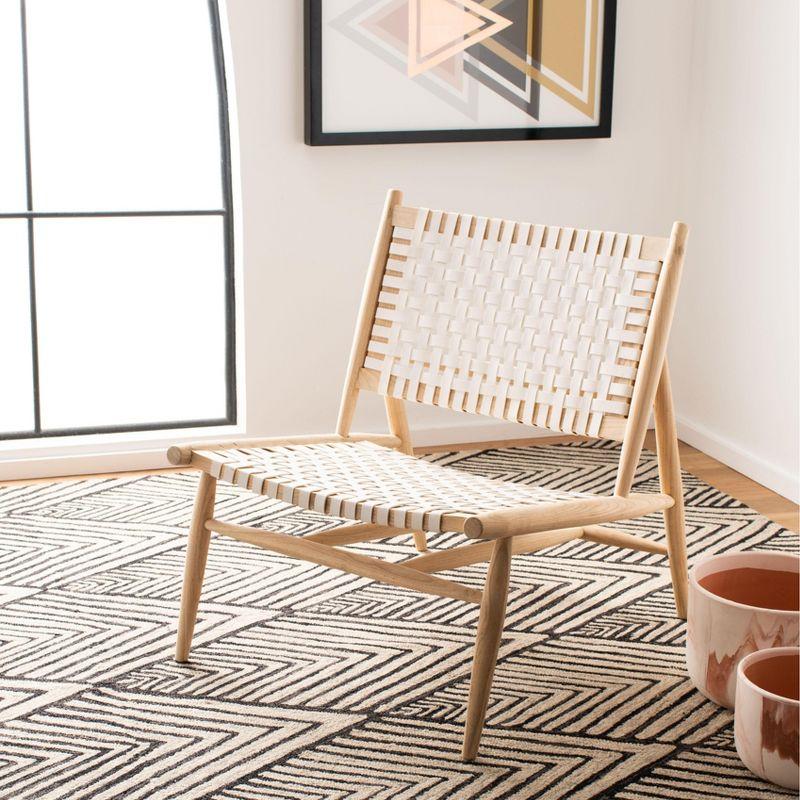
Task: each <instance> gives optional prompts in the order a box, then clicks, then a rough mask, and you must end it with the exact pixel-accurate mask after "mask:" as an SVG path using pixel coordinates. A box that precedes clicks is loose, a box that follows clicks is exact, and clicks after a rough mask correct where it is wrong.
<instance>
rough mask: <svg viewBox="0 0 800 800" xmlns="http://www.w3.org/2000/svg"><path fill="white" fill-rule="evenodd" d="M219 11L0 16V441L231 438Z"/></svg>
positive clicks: (186, 7) (126, 9) (138, 5)
mask: <svg viewBox="0 0 800 800" xmlns="http://www.w3.org/2000/svg"><path fill="white" fill-rule="evenodd" d="M230 164H231V159H230V138H229V129H228V118H227V95H226V85H225V68H224V60H223V51H222V37H221V33H220V20H219V8H218V6H217V2H215V0H212V1H211V2H205V1H204V0H169V2H164V1H163V0H114V2H108V0H0V438H5V439H9V438H26V437H39V436H63V435H70V434H82V433H102V432H121V431H137V430H157V429H162V428H163V429H166V428H181V427H197V426H210V425H224V424H232V423H234V422H235V421H236V393H235V385H236V381H235V342H234V294H233V263H232V259H233V236H232V230H233V221H232V217H231V167H230Z"/></svg>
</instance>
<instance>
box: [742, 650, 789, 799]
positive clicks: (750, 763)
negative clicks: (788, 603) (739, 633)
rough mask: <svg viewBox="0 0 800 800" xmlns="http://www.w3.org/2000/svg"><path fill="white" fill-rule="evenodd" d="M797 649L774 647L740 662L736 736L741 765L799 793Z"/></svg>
mask: <svg viewBox="0 0 800 800" xmlns="http://www.w3.org/2000/svg"><path fill="white" fill-rule="evenodd" d="M798 666H800V648H798V647H776V648H771V649H769V650H761V651H759V652H758V653H751V654H750V655H749V656H746V657H745V658H743V659H742V660H741V661H740V662H739V667H738V670H737V673H738V675H737V682H736V714H735V721H734V736H735V738H736V752H737V753H739V758H741V759H742V761H743V762H744V764H745V766H746V767H747V768H748V769H749V770H750V771H751V772H755V774H756V775H758V776H759V777H761V778H764V779H765V780H768V781H771V782H772V783H777V784H778V785H779V786H785V787H786V788H787V789H797V788H798V763H799V762H800V752H799V749H800V743H799V742H798V723H799V722H800V700H798V680H800V678H798Z"/></svg>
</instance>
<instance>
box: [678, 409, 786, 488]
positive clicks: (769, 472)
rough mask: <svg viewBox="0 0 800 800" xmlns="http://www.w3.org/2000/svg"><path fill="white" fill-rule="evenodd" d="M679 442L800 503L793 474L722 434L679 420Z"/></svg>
mask: <svg viewBox="0 0 800 800" xmlns="http://www.w3.org/2000/svg"><path fill="white" fill-rule="evenodd" d="M677 425H678V438H679V439H680V440H681V441H683V442H686V444H688V445H691V446H692V447H696V448H697V449H698V450H702V451H703V452H704V453H705V454H706V455H709V456H711V457H712V458H716V459H717V461H721V462H722V463H723V464H726V465H727V466H729V467H731V468H732V469H735V470H736V471H737V472H741V473H742V474H743V475H746V476H747V477H748V478H751V479H752V480H754V481H756V482H757V483H760V484H761V485H762V486H766V487H767V488H768V489H772V491H773V492H777V493H778V494H779V495H781V496H783V497H786V498H788V499H789V500H791V501H792V502H794V503H798V502H800V485H799V484H800V481H799V480H798V476H797V475H793V474H792V473H791V471H790V470H784V469H783V468H781V467H779V466H777V465H775V464H772V463H770V462H769V461H765V460H764V459H763V458H761V457H760V456H757V455H755V453H751V452H749V451H747V450H744V449H743V448H741V447H739V446H738V445H736V444H734V443H733V442H731V441H729V440H727V439H724V438H723V437H722V436H720V435H719V434H717V433H715V432H714V431H712V430H710V429H709V428H706V427H705V426H704V425H700V424H699V423H697V422H693V421H692V420H689V419H686V418H684V417H680V416H679V417H678V418H677Z"/></svg>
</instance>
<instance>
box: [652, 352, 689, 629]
mask: <svg viewBox="0 0 800 800" xmlns="http://www.w3.org/2000/svg"><path fill="white" fill-rule="evenodd" d="M654 410H655V421H656V448H657V450H658V473H659V480H660V482H661V491H662V492H663V493H664V494H668V495H669V496H670V497H671V498H672V499H673V500H674V501H675V505H673V506H671V507H670V508H668V509H666V510H665V511H664V528H665V530H666V534H667V552H668V554H669V569H670V574H671V576H672V590H673V592H674V595H675V609H676V611H677V613H678V616H679V617H681V618H682V619H686V603H687V591H688V580H689V579H688V571H687V569H688V568H687V559H686V521H685V517H684V511H683V481H682V480H681V462H680V456H679V454H678V432H677V428H676V425H675V411H674V408H673V405H672V389H671V387H670V380H669V370H668V368H667V362H666V360H665V361H664V366H663V367H662V370H661V378H660V380H659V382H658V389H657V390H656V397H655V409H654Z"/></svg>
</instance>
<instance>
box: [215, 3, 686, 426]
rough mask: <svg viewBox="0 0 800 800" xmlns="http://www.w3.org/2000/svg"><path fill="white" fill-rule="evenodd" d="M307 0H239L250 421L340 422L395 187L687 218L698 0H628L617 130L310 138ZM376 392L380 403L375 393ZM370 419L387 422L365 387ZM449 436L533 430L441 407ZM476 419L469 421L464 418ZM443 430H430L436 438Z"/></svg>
mask: <svg viewBox="0 0 800 800" xmlns="http://www.w3.org/2000/svg"><path fill="white" fill-rule="evenodd" d="M301 6H302V4H301V3H299V2H286V0H282V1H281V2H275V1H274V0H272V1H271V2H264V0H228V16H229V23H230V34H231V42H232V50H233V60H234V68H235V77H236V89H237V102H238V107H239V138H240V151H241V170H242V201H243V208H244V264H245V271H246V276H245V280H246V325H247V330H246V335H247V408H248V412H247V428H248V431H249V432H251V433H265V434H280V433H286V432H313V431H329V430H332V429H333V426H334V424H335V420H336V412H337V406H338V397H339V391H340V387H341V383H342V380H343V378H344V370H345V366H346V362H347V357H348V353H349V346H350V340H351V337H352V332H353V326H354V322H355V315H356V311H357V307H358V300H359V295H360V288H361V283H362V281H363V277H364V273H365V270H366V266H367V260H368V257H369V252H370V247H371V243H372V239H373V236H374V233H375V227H376V225H377V221H378V215H379V213H380V208H381V205H382V202H383V197H384V194H385V191H386V189H387V188H389V187H393V186H396V187H399V188H402V189H404V190H405V191H406V198H407V199H408V201H409V202H410V203H413V204H419V205H426V206H432V207H437V208H449V209H454V210H465V211H472V212H478V213H481V212H482V213H486V214H490V215H494V216H506V217H510V218H512V219H514V218H516V219H528V220H536V221H541V222H551V223H555V224H558V223H565V224H571V225H576V226H585V227H593V228H605V229H611V230H615V229H617V230H619V229H625V230H632V231H641V232H646V233H657V234H666V233H668V232H669V227H670V225H671V223H672V221H673V219H675V217H676V212H677V207H678V198H679V195H678V191H679V186H678V183H677V181H676V179H675V175H676V170H677V168H678V163H679V158H680V156H681V133H682V128H683V123H684V119H685V104H686V86H687V82H688V69H689V53H690V31H691V3H690V2H689V0H670V2H668V3H665V2H663V1H662V0H621V2H620V4H619V13H618V29H617V54H616V78H615V83H614V114H613V136H612V138H611V139H606V140H596V141H592V140H582V141H578V140H574V141H553V142H545V141H543V142H498V143H478V144H476V143H468V144H429V145H424V144H420V145H388V146H387V145H384V146H361V147H328V148H323V147H316V148H311V147H307V146H306V145H305V144H303V136H302V131H303V103H302V97H303V92H302V88H303V58H302V52H303V48H302V11H301ZM364 400H371V401H373V402H371V403H369V404H367V403H365V402H364ZM364 400H362V403H361V404H360V409H361V413H360V414H359V416H358V417H357V420H356V422H357V427H358V428H361V429H369V428H372V429H381V428H383V426H384V425H385V423H384V421H383V417H382V405H381V404H380V403H377V402H375V398H374V397H370V396H367V397H366V398H364ZM411 411H412V414H411V417H412V420H411V421H412V426H413V425H415V424H416V426H417V428H419V427H423V428H430V427H432V426H445V425H449V426H460V428H459V429H451V430H448V431H444V432H439V433H438V434H433V435H434V436H437V437H438V438H439V440H440V441H448V440H449V441H463V440H464V439H469V438H473V439H481V438H491V437H494V436H497V435H498V434H499V432H500V431H502V430H505V431H506V432H507V433H508V434H509V435H514V436H520V435H530V429H528V428H521V427H520V426H517V425H513V424H507V425H505V426H499V425H497V424H493V425H488V426H487V420H485V419H484V418H480V417H476V418H465V417H464V416H463V415H455V414H454V413H452V412H448V411H444V410H441V409H432V408H422V407H415V408H413V409H411ZM465 423H466V424H468V425H469V424H472V426H473V427H472V428H470V429H469V430H468V431H464V428H463V426H464V424H465ZM431 436H432V434H431V433H430V432H428V434H427V436H425V434H424V432H423V436H421V437H420V436H418V437H417V441H424V440H426V441H430V440H431Z"/></svg>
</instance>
